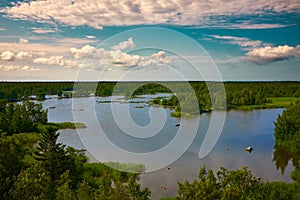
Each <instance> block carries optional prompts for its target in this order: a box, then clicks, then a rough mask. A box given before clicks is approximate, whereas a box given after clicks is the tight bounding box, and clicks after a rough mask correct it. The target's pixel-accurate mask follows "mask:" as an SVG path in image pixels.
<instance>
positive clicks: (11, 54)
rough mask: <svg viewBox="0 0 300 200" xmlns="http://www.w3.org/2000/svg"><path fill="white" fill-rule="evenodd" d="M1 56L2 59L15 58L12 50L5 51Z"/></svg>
mask: <svg viewBox="0 0 300 200" xmlns="http://www.w3.org/2000/svg"><path fill="white" fill-rule="evenodd" d="M0 57H1V59H2V60H6V61H13V60H14V59H15V54H14V53H13V52H11V51H4V52H2V54H1V55H0Z"/></svg>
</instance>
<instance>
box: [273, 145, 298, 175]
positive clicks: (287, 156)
mask: <svg viewBox="0 0 300 200" xmlns="http://www.w3.org/2000/svg"><path fill="white" fill-rule="evenodd" d="M272 161H273V162H275V165H276V168H277V170H279V169H280V170H281V173H282V174H284V171H285V168H286V167H287V166H288V164H289V161H292V164H293V166H294V167H295V168H296V169H300V166H299V162H300V152H294V151H291V150H289V149H288V148H286V147H284V146H279V145H275V146H274V153H273V160H272Z"/></svg>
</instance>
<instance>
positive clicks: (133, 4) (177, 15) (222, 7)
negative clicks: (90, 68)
mask: <svg viewBox="0 0 300 200" xmlns="http://www.w3.org/2000/svg"><path fill="white" fill-rule="evenodd" d="M299 11H300V2H299V0H286V1H282V0H269V1H266V0H256V1H255V3H254V2H253V1H252V0H244V1H240V0H230V1H223V0H211V1H204V0H202V1H194V0H169V1H165V0H153V1H148V0H135V1H131V0H118V1H116V0H114V1H111V0H94V1H93V3H90V0H81V1H70V0H48V1H30V2H27V1H26V2H20V3H18V4H15V5H13V6H11V7H6V8H4V9H2V10H1V11H0V12H2V13H3V14H4V15H6V16H8V17H10V18H16V19H22V20H34V21H38V22H46V23H50V24H52V23H53V21H56V22H59V23H62V24H66V25H69V26H83V25H87V26H90V27H93V28H96V29H102V26H109V25H121V26H122V25H137V24H162V23H172V24H180V25H190V24H194V25H201V24H202V23H206V22H209V21H210V20H211V17H213V16H232V15H249V14H250V15H251V14H255V15H258V14H263V13H266V12H268V13H276V12H277V13H283V12H284V13H294V12H296V13H299Z"/></svg>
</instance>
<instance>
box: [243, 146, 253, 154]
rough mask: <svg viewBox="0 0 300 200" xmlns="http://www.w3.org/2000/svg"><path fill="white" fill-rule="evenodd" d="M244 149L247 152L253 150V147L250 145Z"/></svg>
mask: <svg viewBox="0 0 300 200" xmlns="http://www.w3.org/2000/svg"><path fill="white" fill-rule="evenodd" d="M245 150H246V151H248V152H249V153H251V152H252V151H253V148H252V147H247V148H245Z"/></svg>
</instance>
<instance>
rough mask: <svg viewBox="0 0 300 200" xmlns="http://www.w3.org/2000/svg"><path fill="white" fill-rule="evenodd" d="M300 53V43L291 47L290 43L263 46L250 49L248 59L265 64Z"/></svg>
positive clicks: (258, 63) (287, 58)
mask: <svg viewBox="0 0 300 200" xmlns="http://www.w3.org/2000/svg"><path fill="white" fill-rule="evenodd" d="M299 55H300V45H297V46H296V47H291V46H288V45H283V46H277V47H271V46H266V47H261V48H256V49H253V50H251V51H249V52H248V53H247V54H246V58H245V59H246V60H247V61H249V62H252V63H254V64H257V65H265V64H269V63H271V62H275V61H282V60H289V59H291V58H294V57H296V56H299Z"/></svg>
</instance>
